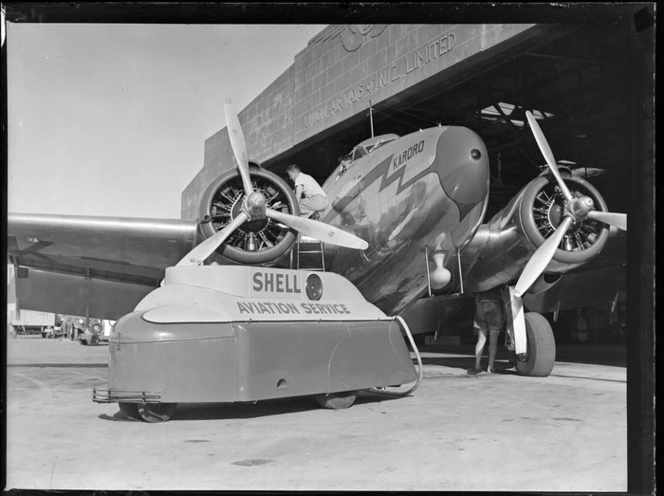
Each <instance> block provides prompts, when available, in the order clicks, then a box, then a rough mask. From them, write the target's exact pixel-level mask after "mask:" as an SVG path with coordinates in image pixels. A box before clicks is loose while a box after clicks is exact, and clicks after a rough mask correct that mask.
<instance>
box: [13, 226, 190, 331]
mask: <svg viewBox="0 0 664 496" xmlns="http://www.w3.org/2000/svg"><path fill="white" fill-rule="evenodd" d="M7 241H8V247H7V252H8V256H9V261H10V262H11V263H12V264H14V266H16V267H17V268H18V270H17V273H16V292H17V298H18V300H19V302H20V305H21V308H25V309H33V310H42V311H52V312H55V313H68V314H72V315H86V314H87V312H89V315H91V316H94V317H97V318H109V319H116V318H118V317H120V316H121V315H124V314H125V313H127V312H129V311H131V310H133V307H134V306H135V305H136V303H138V301H140V299H141V298H142V297H143V296H144V295H145V294H147V292H149V291H150V290H151V289H152V288H154V287H156V286H158V285H159V282H160V281H161V279H162V278H163V276H164V269H165V268H166V267H168V266H171V265H175V264H176V263H177V262H178V261H179V260H180V259H181V258H182V257H183V256H184V255H185V254H186V253H187V252H188V251H189V250H190V249H192V248H193V247H194V246H195V244H196V243H197V225H196V222H195V221H183V220H177V219H146V218H125V217H91V216H67V215H47V214H9V216H8V223H7Z"/></svg>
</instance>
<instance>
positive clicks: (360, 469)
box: [6, 337, 627, 492]
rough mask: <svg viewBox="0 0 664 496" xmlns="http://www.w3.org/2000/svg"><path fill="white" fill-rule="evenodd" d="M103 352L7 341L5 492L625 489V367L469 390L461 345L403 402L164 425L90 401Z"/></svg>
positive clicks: (280, 409)
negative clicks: (70, 490) (6, 490)
mask: <svg viewBox="0 0 664 496" xmlns="http://www.w3.org/2000/svg"><path fill="white" fill-rule="evenodd" d="M571 351H572V352H571V353H569V355H570V356H576V355H579V356H581V357H583V356H584V355H587V356H593V355H597V351H596V350H593V348H592V347H589V346H588V347H585V348H583V349H582V350H581V351H579V350H578V349H576V350H571ZM107 353H108V346H106V345H101V346H94V347H86V346H81V345H79V344H78V343H75V342H72V341H69V340H66V339H57V340H46V339H41V338H28V337H19V338H17V339H8V340H7V356H8V359H7V364H8V367H7V383H8V384H7V407H8V408H7V461H6V466H7V486H6V487H7V488H21V489H49V490H50V489H82V490H91V489H106V490H128V489H132V490H164V489H174V490H196V489H203V490H351V489H356V490H389V491H399V490H446V491H456V490H459V491H461V490H463V491H466V490H478V491H538V492H540V491H573V492H587V491H592V492H594V491H612V492H613V491H626V490H627V424H626V369H625V367H624V366H615V365H613V366H612V365H602V364H598V363H597V362H598V360H588V361H589V362H590V363H581V362H571V361H569V362H565V361H564V357H565V350H564V349H563V347H561V348H560V349H559V357H560V361H558V362H557V363H556V366H555V368H554V370H553V373H552V375H551V376H549V377H547V378H529V377H521V376H518V375H516V374H515V373H513V372H509V371H508V372H506V373H503V374H496V375H491V374H481V375H479V376H476V377H473V376H469V375H468V374H467V373H466V370H467V368H470V367H471V366H472V363H473V359H472V347H465V348H463V347H461V348H459V349H454V350H452V352H450V350H440V349H435V350H434V351H427V352H423V353H422V357H423V361H424V378H423V380H422V382H421V383H420V385H419V388H418V389H417V390H416V391H415V392H414V393H413V394H412V395H411V396H408V397H404V398H398V399H385V398H383V397H380V396H377V395H374V394H369V393H364V394H362V395H361V396H359V397H358V399H357V401H356V403H355V405H353V406H352V407H351V408H349V409H347V410H338V411H332V410H324V409H321V408H320V407H318V405H317V403H316V402H315V400H314V399H313V398H310V397H307V398H292V399H280V400H271V401H262V402H258V403H257V404H242V403H234V404H184V405H180V406H179V407H178V410H177V412H176V413H175V415H174V417H173V419H172V420H170V421H169V422H166V423H162V424H147V423H144V422H139V421H132V420H128V419H126V418H125V417H124V416H123V415H122V414H121V413H120V412H119V409H118V406H117V404H115V403H112V404H97V403H93V402H92V399H91V397H92V387H93V386H99V385H102V386H104V385H105V384H106V374H107V365H106V364H107ZM500 357H501V355H499V358H500ZM485 360H486V358H485ZM579 360H581V359H579ZM599 361H600V362H601V360H599Z"/></svg>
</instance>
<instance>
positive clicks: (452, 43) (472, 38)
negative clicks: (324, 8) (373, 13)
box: [182, 24, 533, 219]
mask: <svg viewBox="0 0 664 496" xmlns="http://www.w3.org/2000/svg"><path fill="white" fill-rule="evenodd" d="M532 26H533V25H532V24H496V25H486V24H476V25H473V24H456V25H441V24H425V25H421V24H395V25H385V24H375V25H332V26H328V27H327V28H325V29H324V30H323V31H321V33H319V34H318V35H317V36H315V37H314V38H313V39H312V40H311V41H310V42H309V44H308V46H307V47H306V48H305V49H304V50H302V51H301V52H300V53H298V54H296V55H295V57H294V63H293V65H292V66H290V67H289V68H288V69H287V70H286V71H284V73H283V74H282V75H281V76H279V77H278V78H277V79H276V80H275V81H274V82H273V83H271V84H270V85H269V86H268V87H267V88H266V89H265V91H263V93H261V94H260V95H259V96H258V97H257V98H256V99H255V100H253V101H252V102H251V103H250V104H249V105H248V106H247V107H246V108H245V109H244V110H242V112H240V114H239V118H240V123H241V125H242V129H243V130H244V133H245V137H246V141H247V148H248V150H249V156H250V158H252V159H256V160H258V161H260V162H264V161H266V160H269V159H271V158H273V157H276V156H278V155H279V154H281V153H283V152H285V151H287V150H288V149H290V148H291V147H293V146H295V145H297V144H300V143H303V142H305V141H306V140H308V139H310V138H312V137H314V136H316V135H317V134H319V133H320V132H322V131H324V130H326V129H329V128H331V127H333V126H335V125H337V124H340V123H342V122H343V121H346V120H348V119H349V118H351V117H353V116H355V115H358V114H360V113H363V112H366V111H367V110H368V108H369V101H371V102H372V104H373V105H374V106H375V105H377V104H378V105H379V104H380V103H381V102H383V101H385V100H388V99H390V98H393V97H395V96H397V95H398V94H399V93H401V92H404V94H406V93H407V92H408V90H409V89H410V90H411V91H414V89H413V87H414V86H415V85H417V84H418V83H421V82H423V81H426V80H428V79H430V78H432V77H433V76H439V75H441V73H443V72H444V71H450V69H452V71H450V73H451V72H453V71H454V69H453V68H456V69H457V70H460V68H461V67H465V66H466V65H469V64H472V63H473V57H474V56H475V55H478V54H480V53H482V52H483V51H485V50H487V49H491V48H493V47H496V46H498V45H500V44H501V43H503V42H505V41H507V40H509V39H510V38H513V37H515V36H517V35H519V34H521V33H523V32H525V31H527V30H529V29H530V28H531V27H532ZM234 166H235V159H234V158H233V153H232V150H231V148H230V142H229V139H228V134H227V131H226V129H225V128H224V129H222V130H220V131H219V132H217V133H215V134H214V135H213V136H211V137H210V138H208V139H207V140H206V141H205V156H204V165H203V169H202V170H201V171H200V172H199V173H198V174H197V175H196V177H195V178H194V179H193V180H192V182H191V183H190V184H189V185H188V186H187V188H186V189H185V190H184V191H183V193H182V218H186V219H193V218H195V216H196V209H197V208H198V198H199V197H200V195H201V193H202V192H203V189H204V188H205V186H206V185H207V184H208V183H209V181H211V180H212V179H213V178H214V177H216V176H217V175H219V174H220V173H221V172H222V171H224V170H227V169H228V168H232V167H234Z"/></svg>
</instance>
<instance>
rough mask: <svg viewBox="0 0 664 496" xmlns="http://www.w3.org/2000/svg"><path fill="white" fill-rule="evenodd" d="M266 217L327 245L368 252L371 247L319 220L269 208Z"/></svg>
mask: <svg viewBox="0 0 664 496" xmlns="http://www.w3.org/2000/svg"><path fill="white" fill-rule="evenodd" d="M265 215H266V216H267V217H269V218H270V219H273V220H276V221H277V222H281V223H282V224H286V225H287V226H288V227H291V228H293V229H295V230H296V231H299V232H301V233H303V234H306V235H307V236H311V237H312V238H316V239H319V240H321V241H324V242H326V243H331V244H333V245H339V246H345V247H346V248H356V249H358V250H366V249H367V248H368V247H369V243H367V242H366V241H364V240H363V239H361V238H358V237H357V236H355V235H354V234H350V233H348V232H346V231H343V230H341V229H337V228H336V227H333V226H330V225H329V224H325V223H323V222H318V221H317V220H312V219H308V218H306V217H296V216H295V215H290V214H286V213H284V212H279V211H277V210H272V209H271V208H268V209H267V210H266V211H265Z"/></svg>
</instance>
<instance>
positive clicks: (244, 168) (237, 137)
mask: <svg viewBox="0 0 664 496" xmlns="http://www.w3.org/2000/svg"><path fill="white" fill-rule="evenodd" d="M224 111H225V113H226V128H227V129H228V137H229V138H230V140H231V148H232V149H233V155H235V160H237V164H238V169H239V171H240V176H241V177H242V185H243V186H244V192H245V194H246V195H247V196H249V195H250V194H251V193H252V192H253V191H254V188H253V187H252V186H251V178H250V176H249V160H248V159H247V144H246V142H245V141H244V133H243V132H242V126H240V119H238V117H237V114H236V113H235V112H233V102H232V101H231V99H230V98H226V101H225V102H224Z"/></svg>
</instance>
